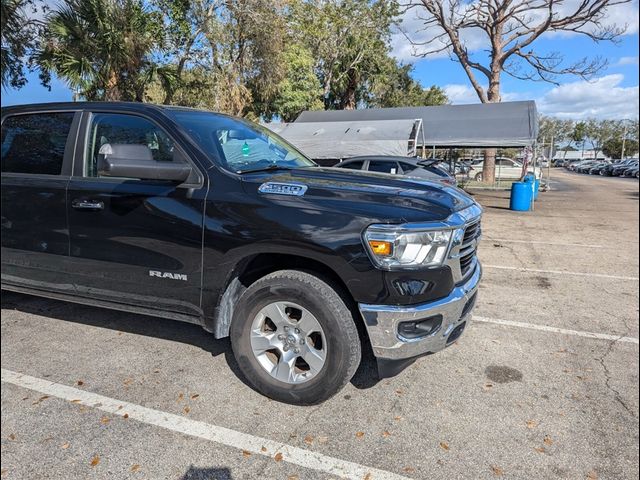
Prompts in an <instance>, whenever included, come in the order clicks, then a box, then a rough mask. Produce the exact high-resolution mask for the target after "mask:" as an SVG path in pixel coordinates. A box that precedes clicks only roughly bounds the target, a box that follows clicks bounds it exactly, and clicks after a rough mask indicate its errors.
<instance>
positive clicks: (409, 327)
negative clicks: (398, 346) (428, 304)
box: [398, 315, 442, 338]
mask: <svg viewBox="0 0 640 480" xmlns="http://www.w3.org/2000/svg"><path fill="white" fill-rule="evenodd" d="M441 325H442V315H434V316H433V317H429V318H425V319H423V320H410V321H408V322H400V323H399V324H398V335H400V336H401V337H404V338H419V337H426V336H427V335H431V334H432V333H434V332H436V331H438V329H439V328H440V326H441Z"/></svg>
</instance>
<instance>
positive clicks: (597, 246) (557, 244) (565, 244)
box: [484, 237, 619, 250]
mask: <svg viewBox="0 0 640 480" xmlns="http://www.w3.org/2000/svg"><path fill="white" fill-rule="evenodd" d="M484 240H487V241H489V242H502V243H531V244H534V245H556V246H558V247H582V248H603V249H607V250H613V249H614V248H615V249H618V248H619V246H616V247H612V246H606V245H593V244H589V243H565V242H543V241H538V240H512V239H508V238H488V237H485V238H484Z"/></svg>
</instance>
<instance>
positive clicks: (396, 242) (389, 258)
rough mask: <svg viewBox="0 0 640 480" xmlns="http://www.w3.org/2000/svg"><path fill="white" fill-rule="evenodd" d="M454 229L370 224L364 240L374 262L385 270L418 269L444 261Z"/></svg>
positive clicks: (437, 264)
mask: <svg viewBox="0 0 640 480" xmlns="http://www.w3.org/2000/svg"><path fill="white" fill-rule="evenodd" d="M454 233H455V234H457V231H456V230H452V229H450V228H449V229H430V228H413V227H411V226H407V225H404V226H401V225H371V226H370V227H369V228H367V230H365V232H364V243H365V245H366V248H367V250H368V251H369V254H370V257H371V259H372V260H373V262H374V264H375V265H376V266H378V267H380V268H382V269H384V270H402V269H419V268H425V267H435V266H440V265H442V264H443V262H444V261H445V260H446V258H447V254H448V253H449V246H450V245H451V238H452V237H453V236H454Z"/></svg>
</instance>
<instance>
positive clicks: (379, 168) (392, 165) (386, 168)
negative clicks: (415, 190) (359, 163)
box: [369, 160, 398, 173]
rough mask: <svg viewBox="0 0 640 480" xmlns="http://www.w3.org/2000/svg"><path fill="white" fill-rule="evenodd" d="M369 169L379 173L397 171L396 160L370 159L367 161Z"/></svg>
mask: <svg viewBox="0 0 640 480" xmlns="http://www.w3.org/2000/svg"><path fill="white" fill-rule="evenodd" d="M369 171H370V172H381V173H398V164H397V163H396V162H381V161H376V160H372V161H370V162H369Z"/></svg>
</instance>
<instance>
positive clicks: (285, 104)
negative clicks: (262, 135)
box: [265, 44, 323, 122]
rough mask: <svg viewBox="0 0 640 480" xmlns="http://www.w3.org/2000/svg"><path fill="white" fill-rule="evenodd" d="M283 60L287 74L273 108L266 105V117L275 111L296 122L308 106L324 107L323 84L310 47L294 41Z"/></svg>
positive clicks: (287, 119)
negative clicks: (317, 74) (315, 71)
mask: <svg viewBox="0 0 640 480" xmlns="http://www.w3.org/2000/svg"><path fill="white" fill-rule="evenodd" d="M282 60H283V62H284V64H285V66H286V74H285V76H284V79H283V80H282V81H281V82H280V84H279V85H278V90H277V95H276V96H275V99H274V100H273V103H272V105H271V108H270V109H269V108H267V109H265V110H266V111H265V118H266V119H267V120H270V119H271V116H272V115H274V114H275V115H277V116H278V117H280V118H281V119H282V121H284V122H292V121H294V120H295V119H296V118H297V117H298V115H300V114H301V113H302V112H303V111H305V110H321V109H322V108H323V103H322V100H321V98H322V87H321V86H320V82H319V81H318V77H316V75H315V73H314V70H313V67H314V59H313V57H312V56H311V53H310V52H309V50H307V49H306V48H305V47H304V46H302V45H299V44H292V45H290V46H289V47H288V48H287V49H286V50H285V52H284V54H283V59H282Z"/></svg>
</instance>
